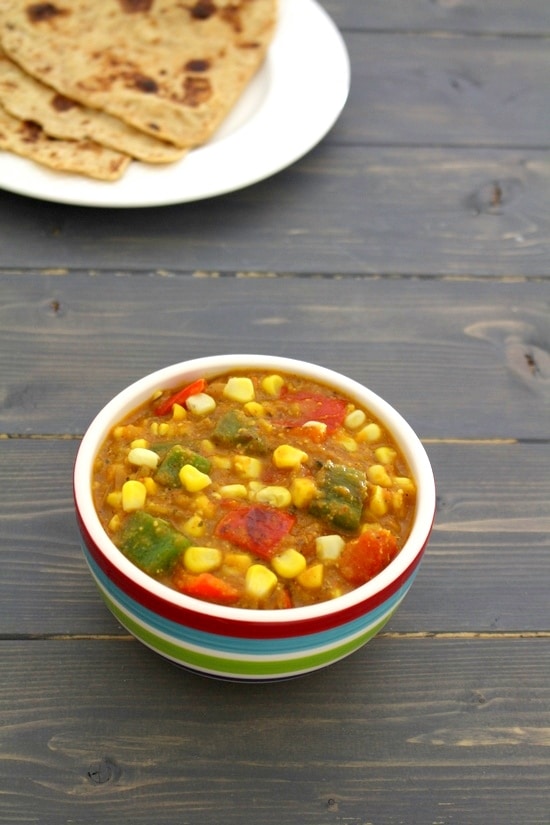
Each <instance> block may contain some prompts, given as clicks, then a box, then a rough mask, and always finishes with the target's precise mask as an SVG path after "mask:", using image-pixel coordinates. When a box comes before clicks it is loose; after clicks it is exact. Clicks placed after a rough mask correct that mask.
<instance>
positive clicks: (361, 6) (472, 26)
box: [320, 0, 550, 37]
mask: <svg viewBox="0 0 550 825" xmlns="http://www.w3.org/2000/svg"><path fill="white" fill-rule="evenodd" d="M320 2H321V5H322V6H323V7H324V8H325V9H326V10H327V12H328V13H329V14H330V15H331V16H332V18H333V19H334V20H335V22H336V23H337V24H338V25H339V26H341V27H342V28H344V29H352V30H357V29H359V30H361V29H365V30H370V31H373V30H374V31H384V30H391V31H394V32H403V31H406V32H419V31H440V32H461V33H469V34H472V33H476V34H514V35H519V34H523V35H531V36H536V37H544V36H545V35H547V34H548V33H549V32H550V9H549V7H548V3H547V2H546V0H525V2H523V3H521V4H519V3H517V2H516V0H428V2H426V0H407V2H406V3H403V2H402V0H384V2H383V3H365V2H357V0H320Z"/></svg>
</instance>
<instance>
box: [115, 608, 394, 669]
mask: <svg viewBox="0 0 550 825" xmlns="http://www.w3.org/2000/svg"><path fill="white" fill-rule="evenodd" d="M102 596H103V598H104V600H105V602H106V604H107V606H108V607H109V609H110V610H111V612H112V613H113V614H114V615H115V616H116V617H117V619H118V620H119V621H120V623H121V624H123V625H124V626H125V627H126V628H127V629H128V630H129V631H130V633H132V634H133V635H134V636H135V637H136V638H138V639H140V641H142V642H143V643H144V644H145V645H148V646H149V647H152V648H153V649H154V650H157V651H159V652H160V653H162V654H163V655H165V656H166V657H168V658H169V659H173V660H174V661H177V662H180V663H181V664H183V665H186V666H188V667H190V668H195V669H198V670H204V671H206V672H210V673H212V674H220V675H221V674H227V675H231V676H256V675H258V676H259V675H261V676H287V675H292V674H293V673H296V672H297V671H302V670H305V671H307V670H315V669H316V668H320V667H323V666H324V665H328V664H330V663H331V662H333V661H336V660H337V659H341V658H343V657H344V656H347V655H349V654H350V653H353V651H354V650H357V649H358V648H360V647H361V646H362V645H364V644H365V643H366V642H368V640H369V639H371V638H372V637H373V636H375V635H376V634H377V633H378V631H379V630H380V629H381V628H382V627H383V626H384V625H385V624H386V622H387V621H388V619H389V618H390V616H391V613H390V614H389V615H388V616H386V617H385V618H384V619H382V621H380V622H378V624H377V625H375V626H374V627H371V628H369V629H368V630H367V631H366V632H365V633H363V634H361V635H360V636H358V637H357V638H355V639H352V640H351V641H350V642H345V643H344V644H342V645H339V646H338V647H333V648H331V649H330V650H324V651H321V652H319V653H313V654H311V655H310V656H302V657H300V658H298V659H283V660H276V661H263V660H258V659H256V660H241V659H238V660H237V659H223V658H220V657H218V656H211V655H208V654H205V653H200V652H197V651H194V650H182V649H181V647H179V646H178V645H176V644H174V643H173V642H170V641H168V640H167V639H163V638H162V637H159V636H157V635H156V634H155V633H151V632H150V631H149V630H147V629H146V628H144V627H142V626H141V625H140V624H138V623H137V622H135V621H134V620H133V619H131V618H130V617H129V616H127V615H126V613H124V612H122V611H121V610H120V609H119V608H118V606H117V605H116V604H115V603H114V602H112V601H111V599H110V598H109V597H108V596H106V594H105V593H103V592H102ZM392 612H393V611H392Z"/></svg>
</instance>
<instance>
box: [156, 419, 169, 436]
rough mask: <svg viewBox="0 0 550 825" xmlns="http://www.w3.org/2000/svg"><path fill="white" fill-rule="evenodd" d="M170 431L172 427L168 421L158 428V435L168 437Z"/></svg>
mask: <svg viewBox="0 0 550 825" xmlns="http://www.w3.org/2000/svg"><path fill="white" fill-rule="evenodd" d="M169 431H170V427H169V425H168V422H167V421H161V422H160V424H159V426H158V434H159V435H168V433H169Z"/></svg>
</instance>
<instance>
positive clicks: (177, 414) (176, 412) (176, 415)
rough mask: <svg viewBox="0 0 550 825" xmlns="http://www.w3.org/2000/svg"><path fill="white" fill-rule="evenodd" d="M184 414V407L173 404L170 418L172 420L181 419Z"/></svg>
mask: <svg viewBox="0 0 550 825" xmlns="http://www.w3.org/2000/svg"><path fill="white" fill-rule="evenodd" d="M186 415H187V414H186V412H185V408H184V407H182V406H181V404H174V406H173V407H172V419H173V420H174V421H183V419H184V418H185V417H186Z"/></svg>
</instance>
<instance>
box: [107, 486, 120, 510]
mask: <svg viewBox="0 0 550 825" xmlns="http://www.w3.org/2000/svg"><path fill="white" fill-rule="evenodd" d="M106 502H107V504H108V505H109V507H112V508H113V510H116V509H117V508H118V507H120V505H121V503H122V493H121V492H120V490H113V492H112V493H109V495H108V496H107V498H106Z"/></svg>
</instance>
